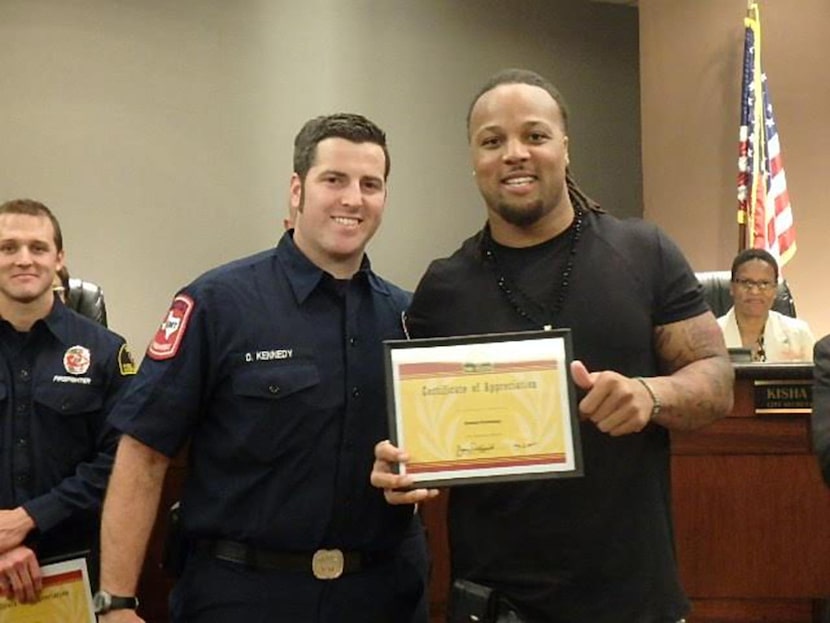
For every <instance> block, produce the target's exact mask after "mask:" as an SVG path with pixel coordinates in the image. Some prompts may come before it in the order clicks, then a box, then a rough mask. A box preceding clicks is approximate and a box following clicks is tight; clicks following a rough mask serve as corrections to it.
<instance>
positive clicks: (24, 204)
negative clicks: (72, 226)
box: [0, 199, 63, 253]
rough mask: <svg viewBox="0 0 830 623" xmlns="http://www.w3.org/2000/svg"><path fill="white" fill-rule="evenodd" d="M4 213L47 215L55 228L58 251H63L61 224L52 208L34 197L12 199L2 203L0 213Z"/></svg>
mask: <svg viewBox="0 0 830 623" xmlns="http://www.w3.org/2000/svg"><path fill="white" fill-rule="evenodd" d="M2 214H26V215H28V216H45V217H47V218H48V219H49V220H50V221H52V228H53V229H54V230H55V248H56V249H57V251H58V253H60V252H61V251H63V234H62V233H61V225H60V223H58V219H57V218H56V217H55V215H54V214H52V210H50V209H49V208H47V207H46V206H45V205H43V204H42V203H40V202H39V201H35V200H33V199H12V200H11V201H7V202H6V203H4V204H3V205H0V215H2Z"/></svg>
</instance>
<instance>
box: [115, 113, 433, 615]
mask: <svg viewBox="0 0 830 623" xmlns="http://www.w3.org/2000/svg"><path fill="white" fill-rule="evenodd" d="M388 172H389V159H388V152H387V150H386V146H385V137H384V135H383V132H382V131H381V130H380V129H378V128H377V126H375V125H374V124H373V123H371V122H370V121H368V120H367V119H365V118H363V117H360V116H358V115H348V114H339V115H332V116H327V117H320V118H316V119H312V120H311V121H309V122H308V123H307V124H306V125H305V126H304V127H303V129H302V130H301V131H300V133H299V134H298V136H297V139H296V141H295V154H294V174H293V175H292V179H291V200H292V204H293V205H294V207H296V208H297V215H296V220H295V223H294V229H292V230H290V231H288V232H286V233H285V234H284V235H283V237H282V239H281V240H280V242H279V244H278V246H277V247H276V248H275V249H271V250H268V251H265V252H262V253H260V254H257V255H254V256H252V257H248V258H245V259H241V260H238V261H236V262H233V263H231V264H228V265H226V266H222V267H220V268H217V269H214V270H212V271H210V272H208V273H207V274H205V275H203V276H201V277H200V278H198V279H197V280H196V281H194V282H193V283H192V284H190V285H189V286H187V287H185V288H184V289H182V290H181V291H180V292H179V293H178V294H177V295H176V297H175V298H174V301H173V304H172V305H171V307H170V309H169V311H168V312H167V313H166V315H165V317H164V320H163V322H162V325H161V327H160V329H159V331H158V333H157V334H156V336H155V338H154V340H153V342H152V344H151V346H150V348H149V350H148V352H147V357H146V358H145V360H144V362H143V364H142V367H141V370H140V372H139V374H138V376H137V378H136V383H135V384H134V385H133V388H132V391H131V392H129V394H128V395H127V397H126V398H125V400H124V401H123V402H122V404H121V405H120V406H119V408H118V410H117V412H116V413H114V415H113V418H112V421H113V423H114V424H115V425H116V426H117V427H118V428H119V429H120V430H121V431H122V432H123V433H124V436H123V438H122V440H121V442H120V445H119V449H118V453H117V456H116V464H115V467H114V470H113V478H112V481H111V485H110V489H109V490H108V493H107V498H106V502H105V505H104V519H103V526H102V547H103V552H102V555H103V565H102V582H101V587H102V595H100V596H99V602H100V604H101V605H102V608H99V610H100V614H101V615H102V616H101V617H100V620H101V621H102V623H112V622H116V621H118V622H120V621H139V620H141V619H140V618H139V616H138V614H137V613H136V612H135V611H134V610H133V609H132V607H131V605H132V604H131V603H130V602H126V601H118V604H119V607H117V608H116V607H108V606H107V603H106V602H107V600H109V601H112V600H123V599H125V598H126V599H130V598H132V597H133V596H134V595H135V593H134V591H135V589H136V585H137V582H138V576H139V573H140V569H141V561H142V558H143V555H144V550H145V547H146V543H147V538H148V535H149V532H150V529H151V527H152V523H153V519H154V517H155V513H156V505H155V504H148V502H147V500H157V499H158V496H159V491H160V489H161V487H162V482H163V477H164V473H165V471H166V468H167V466H168V463H169V461H170V457H173V456H175V455H176V453H177V452H178V451H179V450H180V449H181V448H182V447H183V446H184V445H185V443H186V442H188V441H189V443H190V446H189V452H188V457H189V458H188V471H187V476H186V480H185V483H184V491H183V495H182V499H181V521H182V527H183V530H184V532H185V534H186V535H187V539H188V542H189V543H190V547H189V551H190V553H189V556H188V559H187V562H186V565H185V567H184V571H183V574H182V576H181V578H180V579H179V581H178V583H177V585H176V587H175V588H174V591H173V595H172V599H171V611H172V612H171V617H172V620H174V621H188V622H198V623H209V622H217V623H218V622H226V621H246V622H256V621H263V622H264V621H268V622H269V623H272V622H281V621H285V622H290V623H302V622H306V621H308V622H321V623H327V622H332V623H333V622H337V623H343V622H346V623H348V622H355V623H358V622H359V623H372V622H377V623H381V622H383V623H386V622H395V623H400V622H406V621H419V622H425V621H426V607H425V606H426V601H425V599H424V596H425V585H426V549H425V543H424V538H423V529H422V527H421V526H420V522H419V520H418V517H417V515H416V514H415V513H414V512H413V511H414V508H413V507H412V506H411V505H410V506H404V507H402V508H395V507H391V506H389V505H387V504H386V503H385V501H384V498H383V494H382V492H380V491H378V490H376V489H374V488H372V487H371V486H370V483H369V473H370V471H371V463H372V460H371V449H372V448H373V446H374V444H375V443H376V442H378V441H380V440H381V439H385V438H386V436H387V435H388V425H387V416H386V398H385V390H384V380H383V379H384V377H383V349H382V341H383V340H384V339H399V338H402V337H403V329H402V324H401V314H402V312H403V310H404V309H405V308H406V306H407V304H408V302H409V295H408V294H407V293H405V292H404V291H403V290H401V289H399V288H397V287H396V286H394V285H392V284H391V283H389V282H387V281H384V280H383V279H381V278H380V277H379V276H377V275H376V274H375V273H374V272H373V271H372V269H371V266H370V264H369V260H368V258H367V257H366V256H365V254H364V249H365V246H366V243H367V242H368V241H369V239H370V238H371V237H372V235H373V234H374V233H375V231H376V230H377V228H378V226H379V224H380V220H381V216H382V213H383V209H384V206H385V200H386V178H387V175H388ZM107 610H108V612H107Z"/></svg>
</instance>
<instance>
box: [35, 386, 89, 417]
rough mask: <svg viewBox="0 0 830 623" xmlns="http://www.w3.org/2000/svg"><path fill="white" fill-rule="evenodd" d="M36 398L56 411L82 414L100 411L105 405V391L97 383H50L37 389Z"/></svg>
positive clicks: (49, 408) (37, 401)
mask: <svg viewBox="0 0 830 623" xmlns="http://www.w3.org/2000/svg"><path fill="white" fill-rule="evenodd" d="M34 400H35V403H37V404H38V405H42V406H44V407H46V408H47V409H48V410H50V411H53V412H55V413H59V414H62V415H80V414H83V413H90V412H93V411H100V410H101V408H102V407H103V405H104V392H103V390H102V389H101V388H100V387H98V386H96V385H81V384H74V383H65V384H60V385H58V384H55V383H49V384H44V385H42V386H40V387H37V388H36V389H35V395H34Z"/></svg>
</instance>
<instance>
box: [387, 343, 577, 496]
mask: <svg viewBox="0 0 830 623" xmlns="http://www.w3.org/2000/svg"><path fill="white" fill-rule="evenodd" d="M384 348H385V357H386V384H387V400H388V411H389V420H390V426H389V428H390V435H391V441H392V443H394V444H395V445H396V446H398V447H400V448H403V449H405V450H406V451H407V453H408V454H409V455H410V461H409V462H408V463H407V464H405V465H404V464H402V465H400V466H399V469H400V473H405V474H409V475H410V476H412V477H413V478H414V480H415V485H416V486H417V487H428V486H452V485H462V484H470V483H480V482H493V481H506V480H526V479H531V478H556V477H573V476H581V475H582V452H581V445H580V438H579V418H578V415H577V409H576V396H575V393H574V387H573V383H572V382H571V380H570V362H571V360H572V359H573V354H572V348H571V334H570V330H569V329H558V330H553V331H531V332H521V333H499V334H488V335H471V336H465V337H452V338H434V339H417V340H390V341H386V342H384Z"/></svg>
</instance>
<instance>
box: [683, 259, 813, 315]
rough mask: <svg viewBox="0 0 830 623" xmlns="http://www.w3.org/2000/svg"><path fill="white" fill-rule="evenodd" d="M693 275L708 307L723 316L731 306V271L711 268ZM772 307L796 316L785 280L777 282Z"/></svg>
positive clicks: (790, 293)
mask: <svg viewBox="0 0 830 623" xmlns="http://www.w3.org/2000/svg"><path fill="white" fill-rule="evenodd" d="M695 275H696V276H697V280H698V281H699V282H700V285H702V286H703V298H704V299H706V303H707V304H708V305H709V309H711V310H712V313H713V314H715V316H716V317H718V316H723V315H724V314H725V313H726V312H728V311H729V308H730V307H732V294H731V293H730V292H729V284H730V283H731V282H732V273H731V271H728V270H711V271H706V272H699V273H695ZM772 309H773V310H775V311H777V312H778V313H780V314H784V315H785V316H790V317H792V318H795V317H796V314H795V301H794V300H793V295H792V292H790V287H789V286H788V285H787V282H786V281H785V280H781V281H780V282H779V283H778V291H777V292H776V294H775V301H774V302H773V304H772Z"/></svg>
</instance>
